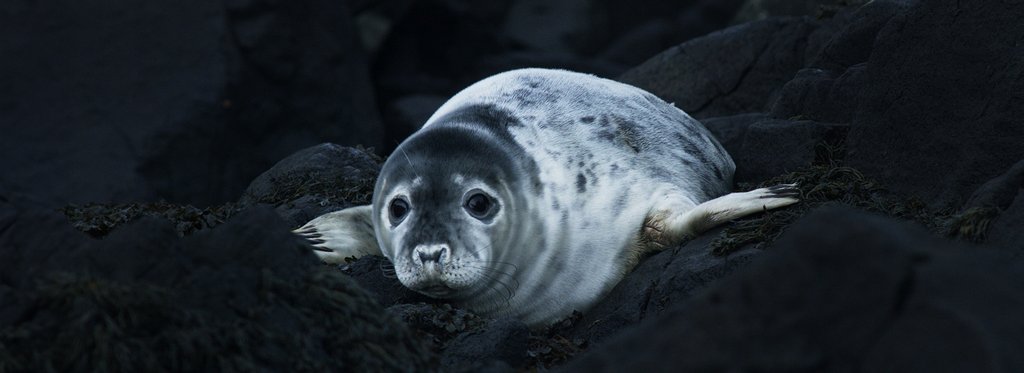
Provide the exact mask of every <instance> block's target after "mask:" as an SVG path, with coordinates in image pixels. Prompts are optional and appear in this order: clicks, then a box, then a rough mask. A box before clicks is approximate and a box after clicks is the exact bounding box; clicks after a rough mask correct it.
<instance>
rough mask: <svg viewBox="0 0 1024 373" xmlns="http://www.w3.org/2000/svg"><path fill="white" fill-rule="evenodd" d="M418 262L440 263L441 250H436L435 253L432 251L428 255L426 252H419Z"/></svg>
mask: <svg viewBox="0 0 1024 373" xmlns="http://www.w3.org/2000/svg"><path fill="white" fill-rule="evenodd" d="M420 261H422V262H424V263H426V262H439V261H441V250H437V251H433V252H429V253H428V252H423V251H420Z"/></svg>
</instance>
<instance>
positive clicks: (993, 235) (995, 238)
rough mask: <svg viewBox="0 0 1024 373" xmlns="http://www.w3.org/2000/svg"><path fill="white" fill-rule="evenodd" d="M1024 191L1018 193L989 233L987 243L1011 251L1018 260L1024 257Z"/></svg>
mask: <svg viewBox="0 0 1024 373" xmlns="http://www.w3.org/2000/svg"><path fill="white" fill-rule="evenodd" d="M1021 227H1024V191H1021V192H1018V193H1017V195H1016V197H1015V198H1014V199H1013V203H1012V204H1010V205H1009V206H1007V208H1006V209H1005V210H1003V211H1002V212H1001V213H1000V214H999V216H998V217H996V219H995V221H993V222H992V225H991V227H990V228H989V231H988V236H987V239H986V241H985V242H986V243H987V244H989V245H992V246H996V247H1001V248H1005V249H1007V250H1009V251H1010V252H1011V253H1013V255H1014V256H1015V257H1017V258H1020V257H1024V231H1022V230H1021V229H1020V228H1021Z"/></svg>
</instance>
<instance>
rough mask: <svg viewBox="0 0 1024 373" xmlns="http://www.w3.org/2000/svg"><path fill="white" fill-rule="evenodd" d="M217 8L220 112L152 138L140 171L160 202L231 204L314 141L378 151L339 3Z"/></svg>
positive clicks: (229, 2) (365, 79)
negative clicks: (222, 58)
mask: <svg viewBox="0 0 1024 373" xmlns="http://www.w3.org/2000/svg"><path fill="white" fill-rule="evenodd" d="M225 8H226V14H225V15H224V19H223V21H222V22H224V25H223V27H224V28H225V29H224V30H223V31H222V32H224V33H226V34H227V37H228V40H231V41H233V43H230V44H229V45H228V47H227V48H226V50H225V51H224V52H222V53H224V54H225V55H226V56H227V65H226V67H220V66H218V67H219V68H222V69H225V70H226V71H227V74H228V81H227V82H226V85H225V87H223V88H222V89H223V102H222V105H220V106H219V107H217V108H216V109H217V111H216V113H210V112H209V111H196V118H193V119H192V120H188V121H185V122H184V123H182V124H181V125H180V126H177V127H175V128H173V129H171V130H169V131H167V132H165V133H163V134H161V135H160V137H158V138H157V139H155V141H154V143H153V144H151V148H152V149H153V150H152V151H151V152H149V154H147V159H146V161H145V163H144V164H143V165H142V167H141V172H142V173H143V174H144V175H146V177H147V179H149V181H150V184H151V185H152V187H153V188H154V189H155V190H157V191H158V192H159V193H160V195H161V196H162V197H164V198H166V199H168V200H170V201H173V202H186V203H193V204H204V203H216V202H222V201H226V200H233V199H235V198H237V196H238V194H239V193H240V192H241V191H242V189H243V188H244V187H245V185H246V183H248V182H249V181H250V180H252V177H253V176H255V175H257V174H258V173H259V172H261V171H263V170H266V169H267V167H269V166H270V165H272V164H273V163H274V162H276V161H277V160H279V159H281V158H284V157H285V156H287V155H288V154H291V153H292V152H294V151H296V150H298V149H302V148H304V147H308V146H311V145H314V144H317V143H320V142H322V141H324V140H328V141H332V142H337V143H341V144H345V145H356V144H362V145H366V146H371V147H372V146H379V145H380V142H381V138H382V132H381V131H380V119H379V118H378V114H377V111H376V104H375V102H374V100H373V90H372V89H371V86H370V81H369V70H368V68H367V66H366V58H365V56H364V55H363V52H362V50H361V49H360V47H359V42H358V40H357V35H356V31H355V28H354V25H353V21H352V19H351V17H350V15H349V10H348V8H347V6H346V4H345V2H339V1H326V0H323V1H314V2H307V3H302V4H298V3H290V2H274V3H267V2H253V1H242V0H226V6H225ZM211 122H213V123H211ZM211 160H213V161H211ZM193 180H207V182H206V183H195V182H192V181H193ZM211 197H212V198H211Z"/></svg>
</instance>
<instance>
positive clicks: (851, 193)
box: [711, 141, 956, 256]
mask: <svg viewBox="0 0 1024 373" xmlns="http://www.w3.org/2000/svg"><path fill="white" fill-rule="evenodd" d="M815 150H816V156H815V161H814V162H813V163H812V164H811V165H810V166H807V167H804V168H802V169H799V170H796V171H792V172H789V173H786V174H783V175H780V176H777V177H774V178H771V179H769V180H766V181H764V182H761V183H758V184H741V185H739V189H740V190H753V189H756V188H761V187H767V186H771V185H777V184H791V183H795V184H797V187H798V188H799V189H800V202H799V203H797V204H794V205H791V206H787V207H785V208H782V209H777V210H771V211H765V212H764V213H762V214H757V215H754V216H749V217H745V218H741V219H737V220H736V221H735V222H734V223H733V224H731V225H730V226H729V227H727V228H726V229H724V230H723V231H722V232H721V233H720V234H719V236H718V237H716V238H715V239H714V240H713V241H712V242H711V250H712V253H714V254H715V255H720V256H722V255H728V254H729V253H732V252H735V251H736V250H739V249H740V248H742V247H745V246H747V245H753V247H754V248H758V249H763V248H765V247H767V245H769V244H770V243H772V242H774V241H775V239H776V238H778V236H779V235H781V234H782V232H783V231H784V230H785V228H786V226H788V225H789V224H791V223H793V222H794V221H796V220H797V219H798V218H800V217H801V216H803V215H804V214H806V213H807V212H809V211H811V210H813V209H815V208H817V207H819V206H821V205H824V204H830V203H838V204H844V205H848V206H852V207H855V208H858V209H861V210H866V211H871V212H876V213H879V214H883V215H888V216H892V217H897V218H900V219H905V220H911V221H914V222H917V223H919V224H921V225H923V226H925V227H926V228H928V229H929V230H931V231H932V232H935V233H936V234H943V233H945V232H947V231H948V228H947V227H948V226H949V224H950V223H949V222H950V221H951V220H952V219H954V218H955V216H956V215H955V214H954V213H953V211H951V210H934V209H931V208H929V207H928V206H927V205H926V204H925V203H923V202H921V201H920V200H918V199H916V198H912V197H904V196H900V195H898V194H896V193H894V192H891V191H889V190H888V189H886V188H885V187H884V186H882V185H881V184H879V183H878V182H876V181H874V180H872V179H871V178H868V177H866V176H864V175H863V174H862V173H861V172H860V171H858V170H856V169H854V168H852V167H848V166H845V165H844V164H843V160H842V155H843V154H845V147H844V145H843V143H842V142H834V141H822V142H821V143H819V144H817V146H816V148H815Z"/></svg>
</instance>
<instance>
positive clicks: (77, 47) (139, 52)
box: [0, 1, 380, 207]
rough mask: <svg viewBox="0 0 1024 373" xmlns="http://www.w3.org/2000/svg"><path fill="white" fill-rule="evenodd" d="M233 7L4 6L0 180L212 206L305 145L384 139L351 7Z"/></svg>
mask: <svg viewBox="0 0 1024 373" xmlns="http://www.w3.org/2000/svg"><path fill="white" fill-rule="evenodd" d="M227 3H228V4H227V5H225V4H223V3H221V2H203V1H193V2H186V3H176V4H174V5H170V6H169V5H167V4H156V3H153V4H145V5H139V4H134V3H130V2H124V1H115V2H105V3H103V4H101V5H96V6H83V5H81V4H79V3H75V2H68V1H59V2H50V3H47V4H37V5H33V6H21V5H16V4H9V5H4V6H3V7H4V8H3V10H0V24H2V25H3V26H0V28H2V31H3V32H2V33H0V34H2V35H3V36H2V37H0V53H2V54H3V55H6V56H18V58H10V59H5V60H4V62H3V65H2V66H0V70H2V71H4V74H3V76H2V77H0V79H2V82H0V85H3V86H4V87H5V90H4V91H5V93H6V94H5V95H3V97H0V116H2V117H4V118H5V121H6V123H7V124H8V125H7V126H5V128H6V130H5V134H4V136H3V137H2V139H0V148H3V149H4V150H5V152H6V153H7V154H11V155H12V156H4V157H0V168H3V169H4V170H5V172H4V173H3V176H0V180H2V181H3V182H4V183H7V184H9V187H10V188H11V189H13V190H17V191H20V192H26V193H31V194H36V195H38V196H39V198H40V200H42V201H43V202H45V203H46V204H47V205H49V206H52V207H60V206H63V205H64V204H67V203H85V202H100V203H102V202H111V201H139V200H152V199H156V198H164V199H167V200H171V201H175V202H185V203H194V204H197V205H210V204H215V203H220V202H224V201H227V200H231V199H234V198H236V197H237V195H238V193H240V192H241V190H242V189H243V188H244V187H245V185H246V183H247V182H248V181H249V180H251V179H252V178H253V177H254V176H255V175H257V174H258V173H259V172H260V171H262V170H265V169H266V168H267V167H269V166H270V165H271V164H273V162H274V161H276V160H278V159H280V158H282V157H284V156H285V155H287V154H289V153H291V152H292V151H295V150H296V149H299V148H302V147H304V146H309V145H312V144H316V143H318V142H321V141H324V140H332V141H336V142H340V143H348V144H355V143H363V144H367V145H375V144H377V143H378V142H379V139H380V133H379V132H375V131H377V126H378V124H377V123H378V119H377V117H376V112H375V109H374V107H375V105H374V102H373V100H372V93H371V91H370V87H369V81H368V79H367V72H366V66H365V61H363V57H362V56H361V52H360V51H359V49H358V45H356V44H355V41H354V40H355V36H354V34H353V31H352V30H351V22H350V21H349V17H348V15H347V13H346V12H347V10H346V9H345V5H344V2H337V1H319V2H316V3H304V4H302V5H288V4H290V3H287V4H285V3H282V4H277V5H268V4H267V3H259V2H241V1H227ZM26 35H31V36H32V37H31V38H26ZM349 39H351V40H349Z"/></svg>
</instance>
